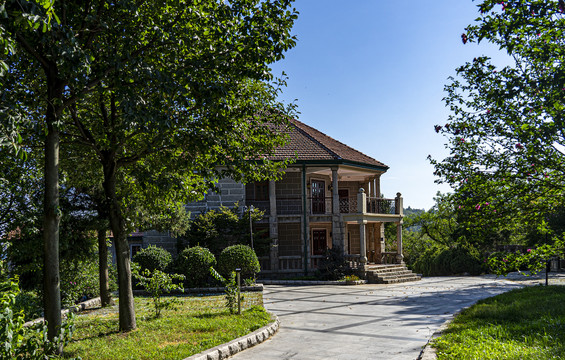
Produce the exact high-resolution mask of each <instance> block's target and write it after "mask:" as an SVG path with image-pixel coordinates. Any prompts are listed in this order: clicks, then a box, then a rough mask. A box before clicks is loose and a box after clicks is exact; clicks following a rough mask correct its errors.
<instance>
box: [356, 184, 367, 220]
mask: <svg viewBox="0 0 565 360" xmlns="http://www.w3.org/2000/svg"><path fill="white" fill-rule="evenodd" d="M357 212H358V213H361V214H365V213H366V212H367V195H366V194H365V189H363V188H360V189H359V193H358V194H357Z"/></svg>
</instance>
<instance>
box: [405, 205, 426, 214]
mask: <svg viewBox="0 0 565 360" xmlns="http://www.w3.org/2000/svg"><path fill="white" fill-rule="evenodd" d="M424 212H426V210H424V209H412V208H411V207H410V206H408V207H407V208H404V216H411V215H420V214H421V213H424Z"/></svg>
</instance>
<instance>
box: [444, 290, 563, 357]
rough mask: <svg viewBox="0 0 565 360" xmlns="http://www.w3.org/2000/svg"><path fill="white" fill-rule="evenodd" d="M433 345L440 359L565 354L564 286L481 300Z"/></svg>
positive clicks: (506, 294)
mask: <svg viewBox="0 0 565 360" xmlns="http://www.w3.org/2000/svg"><path fill="white" fill-rule="evenodd" d="M433 346H434V347H435V348H436V351H437V355H438V359H512V360H514V359H565V287H564V286H547V287H546V286H531V287H526V288H523V289H518V290H513V291H510V292H508V293H505V294H501V295H498V296H495V297H492V298H488V299H485V300H482V301H479V302H478V303H477V304H476V305H474V306H472V307H470V308H469V309H466V310H464V311H463V312H462V313H461V314H459V315H457V316H456V317H455V319H454V320H453V321H452V322H451V324H450V325H449V327H448V329H447V330H446V331H444V333H443V335H442V336H441V337H439V338H438V339H436V340H435V341H434V342H433Z"/></svg>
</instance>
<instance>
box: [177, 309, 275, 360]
mask: <svg viewBox="0 0 565 360" xmlns="http://www.w3.org/2000/svg"><path fill="white" fill-rule="evenodd" d="M269 314H271V318H272V319H274V321H273V322H271V323H270V324H268V325H265V326H263V327H262V328H260V329H258V330H255V331H254V332H252V333H250V334H247V335H244V336H242V337H239V338H237V339H235V340H232V341H230V342H228V343H225V344H222V345H218V346H216V347H213V348H211V349H208V350H204V351H202V352H200V353H198V354H195V355H192V356H189V357H187V358H185V359H184V360H221V359H227V358H229V357H230V356H233V355H235V354H237V353H239V352H241V351H243V350H245V349H249V348H251V347H253V346H255V345H258V344H260V343H262V342H264V341H266V340H267V339H270V338H271V337H272V336H273V335H275V334H276V333H277V331H278V330H279V327H280V320H279V318H278V316H277V315H275V314H273V313H271V312H269Z"/></svg>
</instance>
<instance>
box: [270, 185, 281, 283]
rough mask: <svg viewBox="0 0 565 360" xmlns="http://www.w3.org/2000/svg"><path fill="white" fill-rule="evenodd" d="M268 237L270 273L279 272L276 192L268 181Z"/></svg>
mask: <svg viewBox="0 0 565 360" xmlns="http://www.w3.org/2000/svg"><path fill="white" fill-rule="evenodd" d="M269 208H270V209H269V210H270V212H269V237H270V238H271V248H270V250H271V252H270V260H271V271H273V272H278V270H279V223H278V221H277V192H276V187H275V181H274V180H270V181H269Z"/></svg>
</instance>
